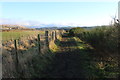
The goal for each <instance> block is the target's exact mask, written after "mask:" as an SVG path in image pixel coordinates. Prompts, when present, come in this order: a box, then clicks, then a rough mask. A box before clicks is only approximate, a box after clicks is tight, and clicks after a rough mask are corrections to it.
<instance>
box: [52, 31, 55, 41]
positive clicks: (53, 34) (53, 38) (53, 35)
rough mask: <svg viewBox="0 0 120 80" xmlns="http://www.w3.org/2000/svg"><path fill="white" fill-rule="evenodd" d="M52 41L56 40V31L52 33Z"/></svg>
mask: <svg viewBox="0 0 120 80" xmlns="http://www.w3.org/2000/svg"><path fill="white" fill-rule="evenodd" d="M52 40H53V41H54V40H55V32H54V31H53V32H52Z"/></svg>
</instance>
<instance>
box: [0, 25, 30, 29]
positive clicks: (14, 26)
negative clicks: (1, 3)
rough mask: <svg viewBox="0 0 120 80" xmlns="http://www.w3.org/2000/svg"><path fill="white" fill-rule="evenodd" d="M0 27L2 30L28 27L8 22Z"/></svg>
mask: <svg viewBox="0 0 120 80" xmlns="http://www.w3.org/2000/svg"><path fill="white" fill-rule="evenodd" d="M0 28H1V29H2V30H10V29H29V28H27V27H25V26H21V25H11V24H10V25H9V24H4V25H0Z"/></svg>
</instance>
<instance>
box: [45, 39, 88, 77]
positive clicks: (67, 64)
mask: <svg viewBox="0 0 120 80" xmlns="http://www.w3.org/2000/svg"><path fill="white" fill-rule="evenodd" d="M85 46H86V45H85V44H83V43H82V42H81V41H80V40H79V39H78V38H75V37H63V38H62V40H61V41H60V45H59V48H60V51H58V52H57V53H55V57H54V59H53V62H52V64H51V65H49V66H50V67H51V69H50V70H46V71H47V74H48V76H49V77H51V78H86V77H88V75H89V70H88V66H89V55H88V54H87V52H88V49H87V48H86V47H85Z"/></svg>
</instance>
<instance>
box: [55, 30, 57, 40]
mask: <svg viewBox="0 0 120 80" xmlns="http://www.w3.org/2000/svg"><path fill="white" fill-rule="evenodd" d="M56 39H57V31H55V40H56Z"/></svg>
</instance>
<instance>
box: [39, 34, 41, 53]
mask: <svg viewBox="0 0 120 80" xmlns="http://www.w3.org/2000/svg"><path fill="white" fill-rule="evenodd" d="M38 51H39V53H41V46H40V34H38Z"/></svg>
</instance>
